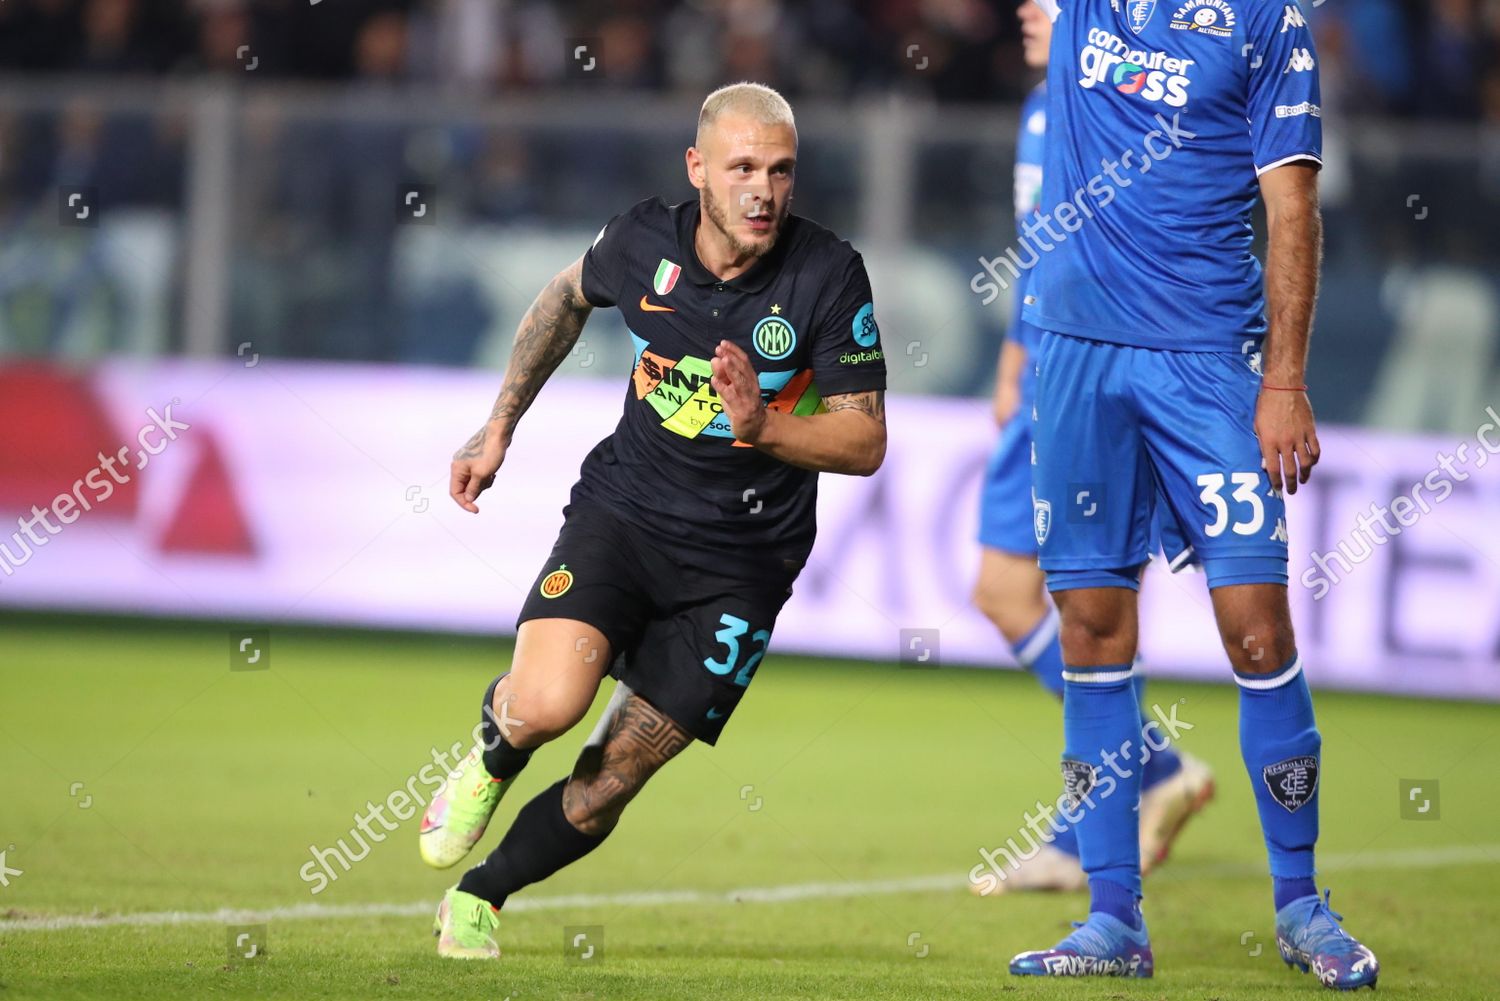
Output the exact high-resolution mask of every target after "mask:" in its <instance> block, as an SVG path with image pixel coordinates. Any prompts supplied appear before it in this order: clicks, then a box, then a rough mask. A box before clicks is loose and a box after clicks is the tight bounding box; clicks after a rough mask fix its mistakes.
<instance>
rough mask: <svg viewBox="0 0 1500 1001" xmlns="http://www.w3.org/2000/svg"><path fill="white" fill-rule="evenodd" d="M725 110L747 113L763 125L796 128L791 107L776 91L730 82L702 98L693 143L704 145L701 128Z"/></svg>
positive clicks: (716, 118) (707, 125)
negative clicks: (696, 135)
mask: <svg viewBox="0 0 1500 1001" xmlns="http://www.w3.org/2000/svg"><path fill="white" fill-rule="evenodd" d="M726 113H739V114H743V115H748V116H749V117H750V118H753V119H754V120H755V121H757V122H760V123H761V124H762V125H786V126H790V127H791V128H792V129H793V130H794V131H795V130H796V128H797V121H796V119H795V118H794V117H793V116H792V106H791V105H790V104H788V103H787V102H786V98H784V97H782V96H781V95H780V94H778V93H777V92H776V91H774V90H772V89H771V88H770V87H767V86H766V85H765V84H761V83H749V82H742V83H732V84H729V85H728V86H727V87H720V88H719V89H718V90H716V91H714V92H713V93H712V94H709V95H708V97H707V98H705V99H704V101H703V110H701V111H699V112H698V137H697V139H696V140H695V143H696V145H699V146H702V145H703V132H704V130H705V129H707V128H708V127H709V126H710V125H712V124H714V123H715V122H717V121H718V120H719V118H720V117H721V116H723V115H724V114H726Z"/></svg>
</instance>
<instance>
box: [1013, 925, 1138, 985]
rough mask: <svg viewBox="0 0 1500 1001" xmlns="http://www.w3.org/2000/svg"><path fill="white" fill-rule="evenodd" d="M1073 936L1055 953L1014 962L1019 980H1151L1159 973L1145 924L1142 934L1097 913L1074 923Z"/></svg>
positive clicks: (1054, 949)
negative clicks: (1145, 978) (1121, 978)
mask: <svg viewBox="0 0 1500 1001" xmlns="http://www.w3.org/2000/svg"><path fill="white" fill-rule="evenodd" d="M1073 928H1074V931H1073V934H1071V935H1069V936H1068V937H1067V938H1065V939H1063V940H1062V941H1061V942H1059V943H1057V945H1056V946H1054V947H1052V948H1051V949H1043V950H1041V951H1040V952H1023V953H1021V954H1020V955H1019V956H1017V957H1016V958H1015V959H1012V960H1011V961H1010V972H1011V973H1012V974H1014V975H1015V976H1018V977H1149V976H1151V975H1152V973H1154V972H1155V970H1156V961H1155V960H1154V959H1153V958H1152V956H1151V942H1150V940H1149V939H1148V938H1147V937H1146V925H1145V922H1142V923H1141V927H1140V930H1136V929H1134V928H1131V927H1130V926H1129V925H1127V924H1126V923H1125V922H1123V921H1121V920H1120V919H1119V918H1117V917H1115V916H1113V915H1111V914H1104V913H1102V912H1099V911H1096V912H1094V913H1093V914H1090V915H1089V919H1088V920H1087V921H1082V922H1080V921H1075V922H1073Z"/></svg>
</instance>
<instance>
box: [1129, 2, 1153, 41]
mask: <svg viewBox="0 0 1500 1001" xmlns="http://www.w3.org/2000/svg"><path fill="white" fill-rule="evenodd" d="M1155 13H1156V0H1126V4H1125V19H1126V20H1127V21H1129V22H1130V30H1131V31H1133V32H1135V33H1136V34H1137V35H1139V34H1140V33H1141V32H1142V31H1145V30H1146V25H1148V24H1150V23H1151V15H1152V14H1155Z"/></svg>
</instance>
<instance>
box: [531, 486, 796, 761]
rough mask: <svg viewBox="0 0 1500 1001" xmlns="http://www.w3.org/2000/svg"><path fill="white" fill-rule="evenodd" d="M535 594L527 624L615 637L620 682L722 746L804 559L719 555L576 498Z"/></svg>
mask: <svg viewBox="0 0 1500 1001" xmlns="http://www.w3.org/2000/svg"><path fill="white" fill-rule="evenodd" d="M563 516H564V519H565V520H564V522H563V527H562V531H561V532H560V533H559V534H558V537H557V544H556V545H554V546H553V547H552V555H551V556H549V557H548V558H547V564H546V566H545V567H544V568H543V569H542V572H541V574H540V575H538V577H537V579H536V583H535V584H534V585H533V586H532V588H531V590H530V592H529V593H528V594H527V596H526V603H525V604H524V605H523V606H522V607H521V615H520V617H519V618H518V619H517V620H516V624H517V625H518V626H519V625H520V623H522V622H527V621H529V620H531V619H575V620H577V621H579V622H586V623H588V624H589V625H591V626H593V627H594V628H596V629H598V630H599V631H600V632H602V633H603V634H604V636H605V638H606V639H608V640H609V645H610V650H611V654H612V656H613V657H614V658H615V666H614V669H613V670H612V671H611V673H612V674H614V675H615V677H617V678H619V679H620V680H621V681H623V682H624V683H625V684H627V685H629V686H630V688H631V690H632V691H635V692H637V693H639V694H640V696H641V697H642V698H644V699H645V700H646V701H647V702H650V703H651V704H652V705H653V706H655V707H656V708H657V709H659V710H660V711H661V712H662V713H664V714H665V715H666V716H667V718H669V719H671V720H672V721H673V722H674V723H676V724H677V725H678V726H680V727H682V728H683V729H684V730H686V731H687V732H688V733H690V734H692V735H693V736H694V737H696V738H697V739H698V740H701V741H703V742H704V743H706V744H714V743H716V742H717V741H718V739H719V734H720V732H721V731H723V729H724V724H725V723H726V722H728V720H729V717H730V716H731V715H732V714H733V713H734V710H735V707H736V706H738V705H739V701H740V698H741V696H743V695H744V694H745V689H746V688H747V687H748V686H749V684H750V680H751V679H752V678H754V677H755V672H756V669H757V668H758V667H759V666H760V662H761V658H763V657H764V656H765V654H766V647H767V645H768V644H769V643H770V641H771V630H772V629H774V628H775V626H776V616H777V615H779V614H780V613H781V607H782V606H783V605H785V604H786V600H787V598H789V597H791V594H792V582H793V581H795V580H796V579H797V574H798V573H799V572H801V570H802V565H803V562H804V559H803V558H800V557H799V558H785V557H784V556H778V555H776V554H772V553H766V552H764V551H751V552H745V553H734V552H726V553H722V554H721V553H715V552H712V551H709V550H699V549H692V548H687V547H683V546H681V545H679V544H674V543H673V542H672V540H670V539H661V538H656V537H653V536H652V535H650V534H649V533H647V532H645V531H643V530H641V529H639V528H635V527H633V526H631V525H628V524H627V523H625V522H624V521H623V520H621V519H620V518H617V517H616V516H615V515H614V514H612V513H611V512H610V511H609V509H608V508H606V507H604V506H603V505H601V504H598V503H594V502H582V503H580V502H576V501H575V502H574V503H572V504H570V505H568V507H567V508H566V509H564V511H563Z"/></svg>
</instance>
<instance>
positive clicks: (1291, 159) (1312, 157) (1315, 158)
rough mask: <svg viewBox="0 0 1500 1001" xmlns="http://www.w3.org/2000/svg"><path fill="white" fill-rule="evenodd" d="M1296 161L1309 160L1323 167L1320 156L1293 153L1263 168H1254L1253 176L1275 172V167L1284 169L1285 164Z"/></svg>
mask: <svg viewBox="0 0 1500 1001" xmlns="http://www.w3.org/2000/svg"><path fill="white" fill-rule="evenodd" d="M1298 160H1311V161H1312V162H1313V163H1315V164H1317V165H1318V166H1319V167H1321V166H1323V158H1322V157H1320V156H1315V155H1314V154H1312V153H1293V154H1292V155H1291V156H1284V157H1282V158H1281V159H1280V160H1277V161H1276V162H1275V163H1268V164H1266V165H1265V166H1264V167H1256V168H1255V176H1256V177H1259V176H1261V175H1262V174H1264V173H1266V172H1267V171H1270V170H1275V169H1276V168H1277V167H1285V166H1286V165H1287V164H1289V163H1296V162H1297V161H1298Z"/></svg>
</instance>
